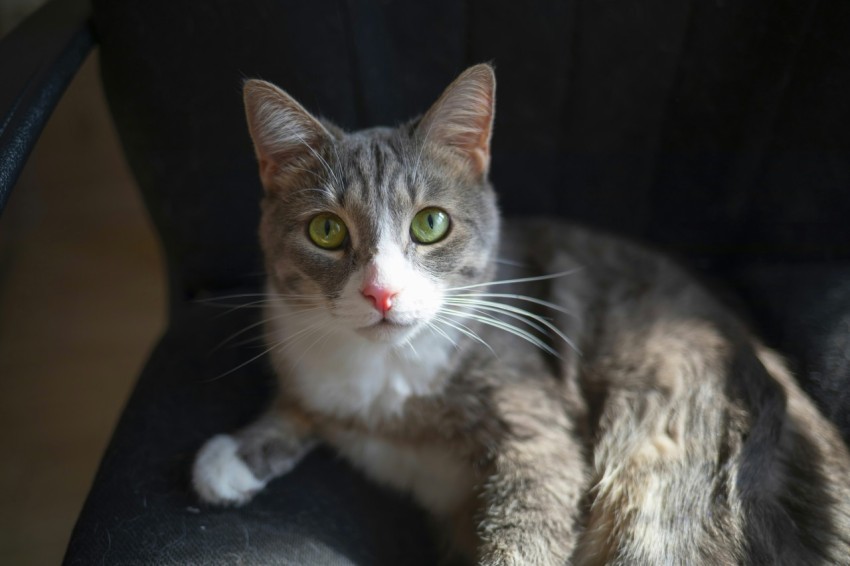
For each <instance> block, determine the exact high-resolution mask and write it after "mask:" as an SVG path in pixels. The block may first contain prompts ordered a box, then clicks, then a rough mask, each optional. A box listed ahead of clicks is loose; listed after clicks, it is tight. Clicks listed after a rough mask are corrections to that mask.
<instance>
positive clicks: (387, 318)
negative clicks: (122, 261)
mask: <svg viewBox="0 0 850 566" xmlns="http://www.w3.org/2000/svg"><path fill="white" fill-rule="evenodd" d="M244 100H245V108H246V114H247V119H248V126H249V130H250V134H251V137H252V139H253V142H254V147H255V150H256V155H257V159H258V162H259V174H260V179H261V181H262V185H263V187H264V189H265V194H264V198H263V202H262V214H261V222H260V230H259V232H260V241H261V245H262V249H263V252H264V257H265V262H266V269H267V273H268V283H267V285H268V289H267V291H268V293H267V295H266V299H265V306H264V308H265V312H264V314H265V318H266V320H267V335H268V338H267V341H268V347H269V356H270V358H271V361H272V364H273V366H274V368H275V371H276V374H277V376H278V377H279V381H280V394H279V396H278V398H277V399H276V401H275V402H274V404H273V407H272V409H270V410H269V411H268V412H267V413H266V414H265V415H263V416H262V417H261V418H260V419H259V420H257V421H256V422H255V423H253V424H251V425H249V426H247V427H246V428H245V429H243V430H240V431H237V432H235V433H234V434H222V435H218V436H215V437H213V438H212V439H210V440H209V441H208V442H207V443H206V444H205V445H204V446H203V447H202V448H201V450H200V452H199V453H198V455H197V458H196V460H195V464H194V467H193V485H194V488H195V490H196V491H197V493H198V494H199V496H200V498H201V499H202V500H203V501H205V502H209V503H214V504H223V505H227V504H242V503H245V502H247V501H248V500H250V499H251V497H252V496H253V495H254V494H256V493H257V492H258V491H259V490H261V489H262V488H263V487H264V486H265V485H266V484H267V483H268V482H269V481H270V480H271V479H272V478H275V477H277V476H280V475H282V474H285V473H287V472H288V471H289V470H291V469H292V468H293V467H294V466H296V465H297V464H298V462H299V460H301V458H303V457H304V455H305V454H306V453H307V452H309V451H310V450H311V448H313V447H314V446H315V445H316V444H317V443H318V442H324V443H327V444H329V445H331V446H332V447H334V448H335V449H336V450H337V451H338V452H339V453H340V454H342V455H343V456H345V457H346V458H348V459H349V460H350V461H351V462H352V463H353V464H354V465H355V466H357V467H358V468H359V469H361V470H362V471H363V472H365V474H367V475H368V476H369V477H371V478H373V479H374V480H375V481H377V482H380V483H382V484H384V485H387V486H391V487H393V488H395V489H398V490H400V491H402V492H405V493H409V494H411V495H412V497H413V498H414V499H415V501H417V502H418V503H419V504H420V505H421V506H423V507H424V508H425V509H427V510H428V511H429V512H430V513H431V514H432V515H433V516H434V518H435V519H436V520H437V522H438V523H439V524H441V525H442V526H443V527H444V532H445V533H446V535H447V538H448V540H449V541H451V552H452V553H455V555H456V556H460V557H463V558H465V559H466V560H468V561H469V562H472V563H478V564H487V565H509V564H510V565H519V564H540V565H544V564H546V565H548V564H567V563H574V564H742V563H743V564H836V563H842V562H843V563H847V561H848V560H850V455H848V450H847V447H846V446H845V444H844V443H843V441H842V439H841V438H840V436H839V435H838V433H837V432H836V430H835V429H834V428H833V426H832V425H831V424H830V423H829V422H828V421H827V420H826V419H825V418H823V417H822V416H821V415H820V414H819V413H818V412H817V410H816V409H815V407H814V405H813V404H812V402H811V401H810V400H809V399H808V398H807V397H806V396H805V395H804V394H803V393H802V392H801V390H800V389H799V388H798V386H797V385H796V384H795V382H794V380H793V379H792V377H791V375H790V374H789V372H788V370H787V369H786V367H785V365H784V364H783V362H782V360H781V359H780V357H779V356H778V355H777V354H775V353H774V352H772V351H770V350H768V349H767V348H765V347H764V346H762V345H761V344H760V343H759V341H758V339H757V338H756V337H754V336H753V334H752V333H751V332H750V331H749V330H748V329H747V328H746V326H745V325H744V324H743V323H742V322H740V321H739V320H738V319H737V318H736V316H735V315H734V314H733V313H732V312H731V311H730V310H728V309H727V308H726V307H724V306H723V305H722V304H721V302H720V301H719V300H717V299H715V298H714V297H713V296H712V295H710V294H709V293H708V292H707V291H706V290H704V288H703V287H702V286H701V285H700V284H698V283H697V282H695V281H694V279H693V278H692V277H691V276H689V275H688V274H686V272H685V271H684V270H683V269H681V268H679V267H677V266H676V265H675V264H674V263H673V262H672V261H671V260H669V259H668V258H666V257H664V256H661V255H658V254H656V253H654V252H650V251H648V250H646V249H644V248H642V247H640V246H638V245H637V244H633V243H630V242H627V241H622V240H619V239H616V238H614V237H611V236H607V235H601V234H596V233H593V232H591V231H588V230H586V229H583V228H579V227H575V226H571V225H568V224H564V223H561V222H557V221H553V220H524V221H508V222H505V223H504V225H502V222H501V220H500V217H499V213H498V210H497V206H496V197H495V193H494V189H493V187H492V186H491V185H490V182H489V180H488V170H489V165H490V139H491V134H492V128H493V118H494V112H495V75H494V71H493V69H492V68H491V67H490V66H488V65H485V64H482V65H476V66H474V67H471V68H469V69H467V70H466V71H465V72H464V73H463V74H461V75H460V76H459V77H458V78H457V79H456V80H455V81H454V82H453V83H452V84H451V85H450V86H449V87H448V88H447V89H446V90H445V92H444V93H443V94H442V96H441V97H440V98H439V99H438V100H437V101H436V103H435V104H434V105H433V106H432V107H431V108H430V109H429V110H428V111H427V112H426V113H425V114H424V115H423V116H422V117H421V118H420V119H415V120H412V121H411V122H409V123H406V124H403V125H401V126H400V127H397V128H384V127H378V128H373V129H368V130H364V131H359V132H354V133H346V132H343V131H342V130H341V129H339V128H338V127H336V126H334V125H333V124H331V123H329V122H327V121H324V120H319V119H317V118H315V117H313V116H312V115H311V114H310V113H309V112H308V111H307V110H305V109H304V108H303V107H302V106H301V105H300V104H299V103H298V102H296V101H295V100H294V99H293V98H292V97H290V96H289V95H288V94H286V93H285V92H284V91H282V90H280V89H278V88H277V87H275V86H273V85H272V84H270V83H267V82H263V81H259V80H249V81H247V82H246V83H245V85H244Z"/></svg>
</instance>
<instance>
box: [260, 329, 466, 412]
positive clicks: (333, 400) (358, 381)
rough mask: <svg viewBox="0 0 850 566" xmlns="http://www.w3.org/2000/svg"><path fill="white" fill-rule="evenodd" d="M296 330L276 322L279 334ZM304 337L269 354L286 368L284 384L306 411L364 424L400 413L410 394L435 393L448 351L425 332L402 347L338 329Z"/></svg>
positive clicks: (447, 346) (441, 339)
mask: <svg viewBox="0 0 850 566" xmlns="http://www.w3.org/2000/svg"><path fill="white" fill-rule="evenodd" d="M300 331H301V329H299V328H298V327H297V326H293V325H290V324H287V325H286V326H284V325H283V324H282V323H281V324H279V325H277V328H275V333H276V334H280V335H281V336H284V337H285V336H291V335H294V334H297V333H298V332H300ZM319 332H321V330H319ZM310 342H311V340H306V345H304V346H303V347H301V348H297V347H292V348H283V349H278V350H275V352H274V354H273V355H274V356H275V357H276V358H277V361H278V362H280V363H279V367H281V368H286V369H285V370H284V371H287V373H288V375H289V377H290V378H291V380H292V381H291V382H290V383H289V386H290V387H293V386H294V387H295V389H296V391H295V392H294V393H296V394H297V395H298V396H299V398H300V400H301V401H302V402H303V403H304V404H306V405H307V406H308V407H309V408H310V409H312V410H315V411H318V412H320V413H324V414H327V415H330V416H335V417H340V418H351V417H354V418H358V419H361V420H362V421H363V422H365V423H367V424H376V423H377V422H380V421H381V420H384V419H386V418H389V417H395V416H398V415H401V413H402V412H403V409H404V404H405V402H406V401H407V400H408V399H409V398H410V397H411V396H417V395H428V394H433V393H438V392H439V390H440V387H441V385H442V382H441V379H440V378H441V377H442V375H443V373H444V371H445V368H446V367H447V366H448V364H449V357H450V355H451V353H452V345H451V344H450V343H449V342H448V341H447V340H446V339H445V338H444V337H442V336H439V335H435V334H432V333H431V332H429V331H424V332H420V333H419V334H418V335H417V336H415V337H414V338H413V339H412V340H411V344H410V345H408V346H392V345H388V344H380V343H374V342H371V341H369V340H367V339H365V338H362V337H359V336H357V335H356V334H354V333H352V332H344V331H338V332H334V331H331V332H330V333H329V334H327V335H326V336H324V337H323V338H322V339H321V340H319V341H318V342H315V343H313V344H310Z"/></svg>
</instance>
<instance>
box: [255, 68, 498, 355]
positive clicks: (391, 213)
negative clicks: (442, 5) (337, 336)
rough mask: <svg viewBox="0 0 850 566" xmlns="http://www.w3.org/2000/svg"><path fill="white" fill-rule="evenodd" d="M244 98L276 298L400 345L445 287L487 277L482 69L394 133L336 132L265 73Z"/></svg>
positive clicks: (487, 102)
mask: <svg viewBox="0 0 850 566" xmlns="http://www.w3.org/2000/svg"><path fill="white" fill-rule="evenodd" d="M244 95H245V108H246V113H247V117H248V125H249V129H250V132H251V137H252V138H253V141H254V147H255V150H256V154H257V158H258V161H259V166H260V178H261V180H262V184H263V187H264V189H265V196H264V199H263V204H262V220H261V225H260V240H261V244H262V247H263V252H264V254H265V262H266V269H267V272H268V277H269V284H270V289H271V291H272V292H273V293H275V294H276V295H277V296H278V297H279V298H280V300H281V301H283V302H285V303H287V304H289V305H290V306H291V307H292V308H293V309H295V310H301V311H304V312H305V316H310V317H311V318H312V319H316V320H319V321H320V322H319V323H321V324H326V325H331V326H335V327H336V328H337V329H338V330H342V331H350V332H353V333H356V334H358V335H360V336H363V337H366V338H368V339H370V340H372V341H375V342H383V343H387V344H402V343H404V342H405V341H406V340H409V339H410V338H411V337H412V336H414V335H415V334H416V333H417V332H419V331H420V330H422V329H423V328H425V327H426V326H427V325H428V324H429V323H434V322H435V317H436V316H439V314H438V313H439V312H440V310H441V308H443V307H444V298H445V296H446V293H447V292H450V290H451V289H454V288H457V287H464V286H467V285H474V284H477V283H481V282H483V281H486V280H488V279H489V278H490V277H491V276H492V270H493V267H492V266H493V260H494V257H495V253H496V247H497V241H498V229H499V217H498V212H497V209H496V202H495V196H494V194H493V189H492V187H491V186H490V184H489V182H488V179H487V170H488V166H489V161H490V136H491V131H492V125H493V116H494V103H495V77H494V74H493V70H492V69H491V68H490V67H489V66H487V65H477V66H474V67H471V68H470V69H468V70H466V71H465V72H464V73H463V74H461V75H460V77H458V78H457V79H456V80H455V81H454V82H453V83H452V84H451V85H449V87H448V88H447V89H446V91H445V92H444V93H443V95H442V96H441V97H440V98H439V99H438V100H437V101H436V102H435V103H434V105H433V106H432V107H431V108H430V109H429V110H428V112H426V113H425V115H424V116H423V117H422V118H421V119H418V120H414V121H412V122H410V123H407V124H404V125H402V126H399V127H397V128H373V129H369V130H363V131H359V132H353V133H346V132H343V131H341V130H340V129H339V128H337V127H335V126H333V125H332V124H329V123H327V122H325V121H322V120H319V119H317V118H315V117H313V116H312V115H311V114H310V113H309V112H307V110H305V109H304V108H303V107H302V106H301V105H300V104H299V103H298V102H296V101H295V100H294V99H293V98H292V97H291V96H289V95H288V94H286V93H285V92H283V91H282V90H280V89H279V88H277V87H275V86H274V85H272V84H270V83H267V82H263V81H258V80H250V81H248V82H246V84H245V88H244ZM308 312H309V313H310V314H309V315H307V314H306V313H308Z"/></svg>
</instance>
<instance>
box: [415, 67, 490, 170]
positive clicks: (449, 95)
mask: <svg viewBox="0 0 850 566" xmlns="http://www.w3.org/2000/svg"><path fill="white" fill-rule="evenodd" d="M495 113H496V75H495V73H494V72H493V67H491V66H490V65H487V64H481V65H475V66H473V67H470V68H468V69H467V70H466V71H464V72H463V73H461V75H460V76H459V77H458V78H456V79H455V80H454V82H453V83H452V84H450V85H449V86H448V88H446V90H445V91H444V92H443V94H442V96H440V98H439V99H438V100H437V102H435V103H434V105H433V106H431V108H430V110H428V112H427V113H426V114H425V116H423V118H422V120H421V121H420V122H419V125H418V126H417V132H418V134H419V135H420V136H422V139H423V140H424V142H429V143H438V144H442V145H444V146H447V147H450V148H452V149H453V150H455V151H457V152H458V153H459V154H460V155H462V156H463V157H465V158H466V161H467V163H468V165H469V166H470V167H471V170H472V172H473V173H474V174H476V175H480V176H483V175H486V174H487V170H488V169H489V167H490V137H491V136H492V133H493V118H494V116H495Z"/></svg>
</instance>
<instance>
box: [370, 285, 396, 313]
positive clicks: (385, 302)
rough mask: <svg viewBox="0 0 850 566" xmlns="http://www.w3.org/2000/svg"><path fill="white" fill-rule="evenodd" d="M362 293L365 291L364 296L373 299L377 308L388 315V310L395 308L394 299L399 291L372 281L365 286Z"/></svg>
mask: <svg viewBox="0 0 850 566" xmlns="http://www.w3.org/2000/svg"><path fill="white" fill-rule="evenodd" d="M361 293H363V296H364V297H366V298H367V299H371V301H372V304H374V305H375V308H376V309H377V310H379V311H381V314H382V315H384V316H386V314H387V311H389V310H390V309H391V308H393V299H394V298H395V296H396V295H397V294H398V292H397V291H395V290H394V289H389V288H387V287H381V286H379V285H374V284H371V283H370V284H367V285H366V286H365V287H363V290H362V291H361Z"/></svg>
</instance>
